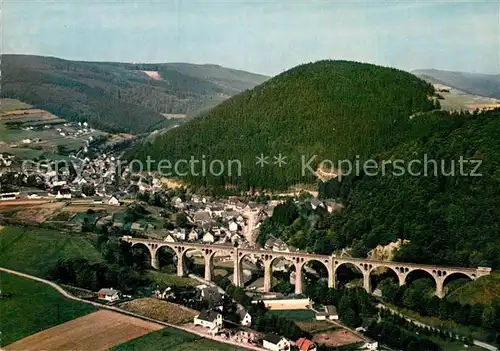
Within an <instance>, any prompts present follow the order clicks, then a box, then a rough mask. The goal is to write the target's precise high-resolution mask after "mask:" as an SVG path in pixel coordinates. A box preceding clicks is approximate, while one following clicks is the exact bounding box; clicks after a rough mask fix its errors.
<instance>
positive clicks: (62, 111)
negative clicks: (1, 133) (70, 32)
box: [1, 55, 268, 134]
mask: <svg viewBox="0 0 500 351" xmlns="http://www.w3.org/2000/svg"><path fill="white" fill-rule="evenodd" d="M1 70H2V91H1V96H2V97H9V98H16V99H19V100H22V101H25V102H27V103H29V104H31V105H33V106H35V107H39V108H42V109H45V110H47V111H50V112H51V113H54V114H56V115H58V116H60V117H62V118H65V119H67V120H70V121H84V120H85V121H89V122H91V123H92V125H94V126H96V127H97V128H99V129H102V130H105V131H109V132H125V133H132V134H140V133H147V132H151V131H153V130H156V129H162V128H165V127H168V126H169V125H172V124H174V123H175V124H178V123H182V120H175V121H173V120H170V119H167V118H165V117H164V116H163V115H162V113H168V114H188V115H193V114H196V112H197V111H200V110H204V109H208V108H210V107H213V106H215V105H217V104H218V103H220V102H222V101H224V100H225V99H227V98H229V97H230V96H233V95H235V94H238V93H240V92H242V91H244V90H247V89H251V88H253V87H254V86H256V85H258V84H260V83H262V82H264V81H265V80H267V79H268V77H266V76H263V75H259V74H253V73H249V72H244V71H240V70H232V69H229V68H225V67H222V66H217V65H196V64H188V63H171V64H170V63H158V64H131V63H115V62H83V61H69V60H63V59H59V58H55V57H43V56H31V55H3V57H2V63H1ZM144 71H154V72H156V73H155V75H154V77H155V79H153V78H151V77H150V76H148V74H146V73H145V72H144Z"/></svg>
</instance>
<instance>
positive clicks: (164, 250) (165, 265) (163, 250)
mask: <svg viewBox="0 0 500 351" xmlns="http://www.w3.org/2000/svg"><path fill="white" fill-rule="evenodd" d="M156 256H157V258H158V268H159V269H160V271H162V272H166V273H171V274H174V273H176V272H177V264H178V257H177V253H176V252H175V251H174V249H173V248H171V247H170V246H161V247H159V248H158V250H157V251H156Z"/></svg>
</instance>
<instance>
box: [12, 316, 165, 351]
mask: <svg viewBox="0 0 500 351" xmlns="http://www.w3.org/2000/svg"><path fill="white" fill-rule="evenodd" d="M161 328H162V326H161V325H160V324H156V323H152V322H148V321H144V320H142V319H139V318H135V317H130V316H126V315H123V314H120V313H117V312H111V311H97V312H94V313H91V314H88V315H86V316H84V317H80V318H77V319H73V320H72V321H69V322H66V323H64V324H60V325H58V326H56V327H53V328H51V329H47V330H44V331H42V332H40V333H37V334H34V335H31V336H29V337H27V338H25V339H22V340H20V341H18V342H16V343H14V344H12V345H10V346H9V350H107V349H109V348H110V347H113V346H116V345H119V344H121V343H124V342H126V341H128V340H132V339H134V338H137V337H140V336H143V335H145V334H148V333H149V332H151V331H156V330H160V329H161Z"/></svg>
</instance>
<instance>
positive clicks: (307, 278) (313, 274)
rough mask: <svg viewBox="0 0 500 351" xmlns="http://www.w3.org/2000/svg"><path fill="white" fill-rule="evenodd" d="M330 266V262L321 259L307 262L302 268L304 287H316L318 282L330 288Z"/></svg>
mask: <svg viewBox="0 0 500 351" xmlns="http://www.w3.org/2000/svg"><path fill="white" fill-rule="evenodd" d="M329 264H330V263H329V261H328V260H325V261H323V260H321V259H312V260H309V261H307V262H305V263H304V264H303V265H302V266H301V270H302V277H303V280H304V283H305V284H304V286H305V287H306V288H307V287H309V286H310V285H314V284H315V283H318V282H321V283H324V284H325V285H326V286H328V279H329V273H328V270H329V269H328V265H329Z"/></svg>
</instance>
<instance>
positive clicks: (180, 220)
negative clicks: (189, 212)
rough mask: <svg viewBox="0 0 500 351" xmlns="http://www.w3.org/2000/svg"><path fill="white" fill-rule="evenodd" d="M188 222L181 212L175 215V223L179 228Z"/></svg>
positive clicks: (184, 226) (185, 225)
mask: <svg viewBox="0 0 500 351" xmlns="http://www.w3.org/2000/svg"><path fill="white" fill-rule="evenodd" d="M188 223H189V221H188V219H187V216H186V215H185V214H184V213H182V212H181V213H177V214H176V215H175V224H177V226H178V227H179V228H186V227H187V226H188Z"/></svg>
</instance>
